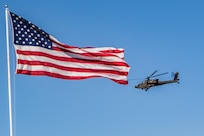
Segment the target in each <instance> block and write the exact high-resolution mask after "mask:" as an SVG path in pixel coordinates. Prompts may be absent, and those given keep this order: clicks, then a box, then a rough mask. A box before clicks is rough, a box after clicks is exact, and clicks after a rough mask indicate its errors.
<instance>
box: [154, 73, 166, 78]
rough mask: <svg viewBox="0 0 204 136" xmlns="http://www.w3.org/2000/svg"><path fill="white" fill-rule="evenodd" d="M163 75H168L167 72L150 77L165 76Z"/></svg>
mask: <svg viewBox="0 0 204 136" xmlns="http://www.w3.org/2000/svg"><path fill="white" fill-rule="evenodd" d="M165 74H168V72H166V73H162V74H158V75H155V76H152V77H157V76H161V75H165Z"/></svg>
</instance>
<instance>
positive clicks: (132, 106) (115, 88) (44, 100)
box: [0, 0, 204, 136]
mask: <svg viewBox="0 0 204 136" xmlns="http://www.w3.org/2000/svg"><path fill="white" fill-rule="evenodd" d="M6 4H7V5H9V9H10V11H12V12H14V13H16V14H18V15H20V16H22V17H24V18H25V19H27V20H29V21H31V22H32V23H34V24H36V25H37V26H39V27H41V28H42V29H44V30H45V31H46V32H48V33H49V34H51V35H53V36H55V37H56V38H57V39H58V40H60V41H61V42H63V43H66V44H69V45H75V46H79V47H84V46H95V47H103V46H113V47H121V48H124V49H125V60H126V61H127V63H128V64H129V65H130V66H131V70H130V73H129V76H128V78H129V79H132V78H141V77H146V76H147V75H149V74H151V73H152V72H153V71H154V70H159V72H170V74H168V75H165V76H162V77H161V79H164V80H165V79H170V78H172V77H171V72H175V71H179V72H180V80H181V81H180V84H179V85H178V84H169V85H165V86H160V87H155V88H152V89H150V90H149V91H148V92H145V91H141V90H138V89H135V88H134V86H135V84H137V83H138V81H130V82H129V84H128V85H119V84H117V83H115V82H113V81H111V80H108V79H105V78H92V79H88V80H81V81H77V80H75V81H71V80H61V79H56V78H50V77H40V76H38V77H34V76H26V75H15V74H14V73H15V54H14V53H15V52H14V50H13V48H12V44H11V68H12V69H11V72H12V75H11V77H12V91H13V93H12V95H13V105H14V109H13V111H14V134H15V136H28V135H29V136H44V135H46V136H48V135H49V136H136V135H138V136H150V135H151V136H203V135H204V88H203V84H204V83H203V76H204V63H203V58H204V53H203V51H204V8H203V7H204V1H203V0H101V1H96V0H72V1H71V0H56V1H46V0H29V1H26V0H18V1H14V0H1V1H0V8H1V10H0V30H1V31H0V41H1V42H0V45H1V48H0V54H1V57H0V62H1V65H0V136H9V116H8V115H9V114H8V93H7V61H6V38H5V12H4V10H5V5H6Z"/></svg>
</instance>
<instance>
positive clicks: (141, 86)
mask: <svg viewBox="0 0 204 136" xmlns="http://www.w3.org/2000/svg"><path fill="white" fill-rule="evenodd" d="M157 71H158V70H156V71H154V72H153V73H152V74H151V75H150V76H148V77H146V78H145V79H146V80H145V81H143V82H141V83H140V84H138V85H136V86H135V88H138V89H142V90H143V89H144V90H145V91H147V90H148V89H149V88H151V87H154V86H160V85H164V84H169V83H179V79H178V75H179V72H176V73H175V74H174V79H173V80H165V81H159V79H150V78H153V77H157V76H161V75H164V74H168V72H166V73H162V74H158V75H154V74H155V73H156V72H157Z"/></svg>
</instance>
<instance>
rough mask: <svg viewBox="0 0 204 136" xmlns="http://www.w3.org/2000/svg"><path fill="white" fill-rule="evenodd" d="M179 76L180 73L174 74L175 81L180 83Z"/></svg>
mask: <svg viewBox="0 0 204 136" xmlns="http://www.w3.org/2000/svg"><path fill="white" fill-rule="evenodd" d="M178 75H179V72H176V73H175V74H174V80H175V81H178V80H179V79H178Z"/></svg>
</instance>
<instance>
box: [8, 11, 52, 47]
mask: <svg viewBox="0 0 204 136" xmlns="http://www.w3.org/2000/svg"><path fill="white" fill-rule="evenodd" d="M11 18H12V22H13V31H14V43H15V44H17V45H25V46H26V45H30V46H40V47H43V48H47V49H52V42H51V40H50V39H49V35H48V34H47V33H46V32H44V31H43V30H42V29H40V28H39V27H37V26H35V25H34V24H32V23H31V22H28V21H27V20H25V19H23V18H22V17H20V16H17V15H16V14H14V13H12V12H11Z"/></svg>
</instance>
